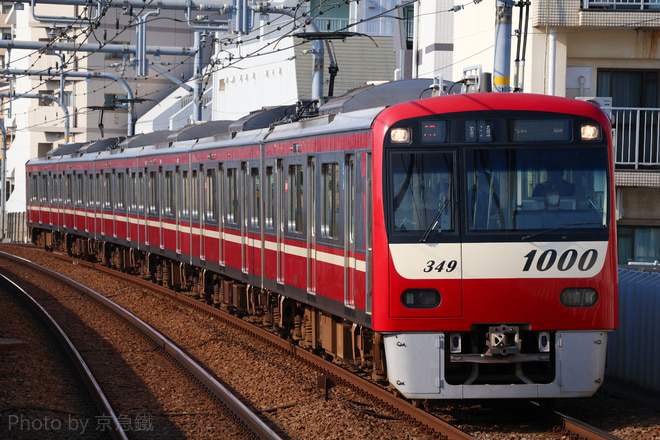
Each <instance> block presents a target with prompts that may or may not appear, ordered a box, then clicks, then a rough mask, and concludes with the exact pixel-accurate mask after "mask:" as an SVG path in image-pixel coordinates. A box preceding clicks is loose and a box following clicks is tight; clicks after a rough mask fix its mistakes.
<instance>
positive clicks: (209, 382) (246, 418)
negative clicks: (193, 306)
mask: <svg viewBox="0 0 660 440" xmlns="http://www.w3.org/2000/svg"><path fill="white" fill-rule="evenodd" d="M0 256H2V257H6V258H8V259H13V260H14V261H18V262H20V263H22V264H25V265H27V266H30V267H33V268H35V269H37V270H40V271H43V272H45V273H47V274H48V275H49V276H52V277H53V278H56V279H58V280H59V281H61V282H63V283H65V284H67V285H69V286H71V287H73V288H75V289H77V290H80V291H81V292H83V293H85V294H87V295H88V296H89V297H90V298H92V299H94V300H95V301H97V302H98V303H100V304H101V305H103V306H104V307H106V308H108V309H110V310H112V311H113V312H115V313H116V314H117V315H118V316H120V317H121V318H122V319H124V320H126V321H127V322H128V323H130V324H131V325H133V326H134V327H135V328H137V329H138V330H139V331H140V332H142V333H143V334H145V335H146V336H147V337H148V338H149V339H151V340H152V341H153V342H154V344H156V345H158V346H159V347H160V348H161V349H163V350H164V351H165V352H166V353H167V354H168V355H170V356H171V357H172V358H173V359H174V360H175V361H176V362H177V363H178V364H179V365H181V366H183V368H185V369H186V371H188V372H190V374H192V375H193V376H194V377H195V378H196V379H197V380H198V381H199V382H200V383H201V384H202V385H204V386H205V387H206V388H207V389H208V390H209V391H210V392H211V393H213V395H214V396H215V397H217V398H218V399H219V400H220V401H221V402H222V403H223V404H224V405H225V406H226V407H227V408H228V409H229V410H230V411H231V412H232V413H233V414H235V415H236V417H237V418H238V419H239V420H240V421H241V422H242V423H243V424H244V425H245V426H246V427H247V428H248V429H249V430H250V431H251V432H252V433H253V434H254V435H255V436H257V438H259V439H263V440H281V437H280V436H279V435H278V434H277V433H276V432H275V431H274V430H273V429H272V428H271V427H270V426H268V424H266V423H265V422H264V421H263V420H262V419H261V418H260V417H259V416H258V415H257V414H256V413H254V412H253V411H252V410H251V409H250V408H248V407H247V406H246V405H245V404H244V403H243V402H241V401H240V400H239V399H238V398H237V397H236V396H235V395H233V394H232V393H231V392H230V391H229V390H228V389H227V388H226V387H225V386H223V385H222V384H221V383H220V382H218V381H217V380H216V379H215V378H214V377H213V376H211V375H210V374H209V373H208V372H207V371H206V370H204V368H202V367H201V366H200V365H199V364H198V363H197V362H195V361H194V360H193V359H192V358H191V357H190V356H188V355H187V354H186V353H185V352H184V351H183V350H181V349H180V348H179V347H178V346H176V345H175V344H174V343H173V342H171V341H170V340H168V339H167V338H166V337H165V336H163V335H162V334H161V333H160V332H158V331H157V330H156V329H154V328H153V327H151V326H150V325H149V324H147V323H146V322H144V321H142V320H141V319H140V318H138V317H137V316H135V315H134V314H133V313H131V312H130V311H128V310H126V309H124V308H123V307H121V306H120V305H118V304H115V303H114V302H112V301H110V300H109V299H107V298H106V297H104V296H103V295H101V294H99V293H97V292H95V291H94V290H92V289H90V288H88V287H87V286H85V285H84V284H81V283H79V282H77V281H75V280H73V279H71V278H68V277H66V276H64V275H62V274H60V273H57V272H55V271H54V270H52V269H49V268H47V267H44V266H41V265H39V264H36V263H34V262H32V261H30V260H27V259H25V258H21V257H18V256H15V255H11V254H7V253H5V252H1V251H0ZM76 261H78V260H76ZM90 267H93V268H95V269H98V267H96V266H90ZM112 273H114V275H117V272H116V271H113V272H112ZM131 280H132V281H135V280H136V279H135V278H133V277H131ZM152 286H153V285H152Z"/></svg>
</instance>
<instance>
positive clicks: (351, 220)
mask: <svg viewBox="0 0 660 440" xmlns="http://www.w3.org/2000/svg"><path fill="white" fill-rule="evenodd" d="M356 181H357V179H356V165H355V155H354V154H347V155H346V158H345V161H344V185H345V189H344V212H345V215H344V305H345V306H347V307H355V290H356V287H357V283H356V282H355V278H356V270H357V267H356V266H357V254H356V252H355V251H356V245H355V241H356V240H355V226H356V222H357V221H358V219H357V205H356V202H357V197H356V190H357V185H356Z"/></svg>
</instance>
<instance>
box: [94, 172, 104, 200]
mask: <svg viewBox="0 0 660 440" xmlns="http://www.w3.org/2000/svg"><path fill="white" fill-rule="evenodd" d="M101 177H102V175H101V173H98V174H97V175H96V190H95V193H94V195H95V196H96V208H97V209H100V208H101V206H102V201H101V198H102V196H103V181H102V179H101Z"/></svg>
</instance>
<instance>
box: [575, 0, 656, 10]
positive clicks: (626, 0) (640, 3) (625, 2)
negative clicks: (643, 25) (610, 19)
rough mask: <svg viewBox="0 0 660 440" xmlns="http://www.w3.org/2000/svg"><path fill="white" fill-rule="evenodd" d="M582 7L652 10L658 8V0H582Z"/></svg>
mask: <svg viewBox="0 0 660 440" xmlns="http://www.w3.org/2000/svg"><path fill="white" fill-rule="evenodd" d="M583 7H584V9H616V10H642V11H645V10H653V9H660V1H658V0H583Z"/></svg>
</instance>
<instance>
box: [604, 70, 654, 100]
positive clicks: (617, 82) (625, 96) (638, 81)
mask: <svg viewBox="0 0 660 440" xmlns="http://www.w3.org/2000/svg"><path fill="white" fill-rule="evenodd" d="M658 72H660V71H658V70H610V69H599V70H598V96H611V97H612V106H613V107H637V108H639V107H646V108H657V107H659V105H658V104H659V101H660V100H659V99H658V93H659V91H660V86H659V85H660V75H659V73H658Z"/></svg>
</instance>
